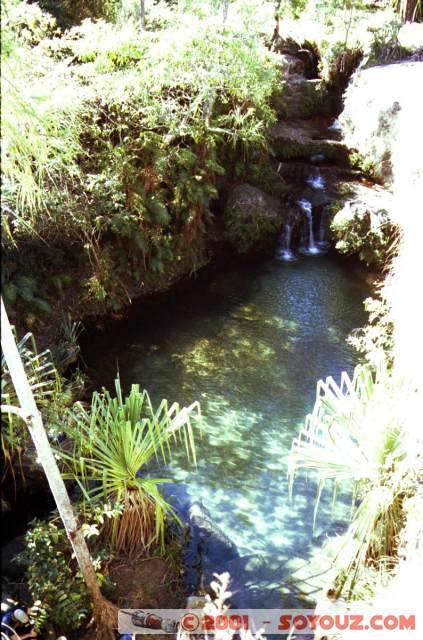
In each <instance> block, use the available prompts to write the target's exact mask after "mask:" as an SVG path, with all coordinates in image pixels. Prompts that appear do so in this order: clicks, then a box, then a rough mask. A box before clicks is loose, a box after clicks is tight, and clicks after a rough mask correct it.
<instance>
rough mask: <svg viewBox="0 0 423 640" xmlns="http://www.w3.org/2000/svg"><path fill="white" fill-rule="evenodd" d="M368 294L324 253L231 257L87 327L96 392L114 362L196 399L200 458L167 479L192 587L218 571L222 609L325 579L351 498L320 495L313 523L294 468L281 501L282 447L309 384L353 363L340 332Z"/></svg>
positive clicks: (262, 601) (286, 595)
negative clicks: (99, 328)
mask: <svg viewBox="0 0 423 640" xmlns="http://www.w3.org/2000/svg"><path fill="white" fill-rule="evenodd" d="M368 295H369V288H368V286H367V285H366V284H365V282H364V280H363V279H362V278H361V277H359V276H358V275H356V274H355V273H354V272H353V271H352V270H351V266H350V265H349V264H348V263H344V262H342V261H337V260H334V259H332V258H330V257H328V256H322V257H319V258H303V259H301V260H300V261H298V262H296V263H293V264H284V263H280V262H277V261H272V262H268V263H266V264H264V265H263V264H262V265H259V266H257V265H255V266H245V265H242V266H237V267H235V268H233V269H232V270H230V271H229V272H225V273H221V274H219V275H217V276H214V278H212V279H208V280H206V281H205V280H204V279H200V280H199V281H197V282H196V283H194V284H193V285H192V286H190V287H189V291H182V292H179V293H177V294H175V293H174V294H173V295H171V296H170V298H169V300H167V301H166V302H165V303H160V304H158V305H153V306H152V307H150V306H148V307H147V306H144V307H143V308H142V309H141V314H142V315H138V316H137V317H136V318H132V319H131V320H128V321H125V322H121V323H119V325H117V326H115V327H113V328H112V329H108V330H107V332H106V333H103V334H100V333H99V334H97V335H95V336H92V335H91V336H90V340H89V344H87V345H86V347H85V349H84V358H85V360H86V362H87V365H88V370H89V374H90V376H91V378H92V379H93V380H94V382H95V384H96V386H97V388H99V387H101V386H102V385H104V386H107V387H109V388H112V387H113V379H114V376H115V374H116V371H117V369H119V372H120V377H121V381H122V383H123V386H124V387H125V389H128V388H129V386H130V384H131V383H139V384H140V385H141V387H144V388H146V389H147V390H148V391H149V392H150V394H151V396H152V398H153V400H155V401H158V400H160V399H161V398H167V399H168V400H169V401H174V400H177V401H178V402H180V403H184V404H187V403H191V402H192V401H194V400H199V401H200V403H201V408H202V413H203V415H204V428H203V434H202V438H199V437H198V438H197V440H196V448H197V457H198V467H197V469H193V468H191V467H190V466H189V465H188V464H187V463H186V461H185V460H184V456H182V455H179V454H177V455H176V456H175V457H174V460H173V462H172V464H171V469H170V470H169V473H170V474H171V475H172V477H173V478H175V479H176V480H178V481H179V484H178V485H172V486H171V487H170V486H169V487H167V488H166V492H167V496H168V497H171V499H173V500H174V503H175V504H176V505H177V506H178V509H179V511H180V513H181V514H182V516H184V517H186V518H188V517H190V518H191V522H192V529H193V534H194V535H193V539H192V541H191V543H190V544H189V545H188V546H187V549H186V553H185V561H186V564H187V575H186V579H187V582H188V583H189V588H190V589H191V590H193V591H194V590H195V589H196V588H197V587H198V585H199V580H200V576H201V574H203V579H204V581H205V583H206V584H207V583H208V582H209V580H210V578H211V576H212V574H213V572H214V571H216V572H222V571H229V572H230V574H231V576H232V578H233V584H232V589H233V591H234V596H233V599H232V606H238V607H256V608H261V607H281V606H284V607H287V606H295V605H297V606H298V604H299V603H300V602H301V601H302V600H303V599H305V600H307V599H310V598H311V599H312V598H313V596H314V594H315V592H316V590H317V589H318V588H319V587H320V586H321V584H322V583H323V582H326V584H327V580H328V576H329V575H330V554H331V551H330V545H329V550H328V551H327V552H323V551H322V545H323V547H325V545H324V543H325V541H326V540H327V539H328V536H329V535H333V534H336V533H338V532H342V531H343V529H344V527H345V523H346V521H347V517H348V512H349V506H350V503H349V497H348V496H344V499H341V501H340V503H339V504H338V505H337V507H336V508H333V509H332V501H331V495H330V492H329V491H328V492H327V494H324V496H323V498H322V502H321V507H320V509H319V512H318V516H317V522H316V526H315V529H314V531H313V510H314V504H315V496H316V489H317V487H316V483H315V482H314V481H313V479H312V478H309V479H308V480H307V479H306V478H304V477H303V476H299V477H298V479H297V481H296V483H295V485H294V495H293V498H292V499H290V498H289V495H288V485H287V478H286V471H287V466H286V464H287V455H288V453H289V450H290V446H291V442H292V438H293V437H294V436H295V435H296V433H297V430H298V425H299V424H300V423H301V422H302V420H303V419H304V417H305V415H306V414H307V413H308V412H309V411H310V410H311V409H312V407H313V402H314V397H315V389H316V382H317V380H318V379H319V378H322V377H326V376H329V375H332V376H334V377H335V378H337V377H339V375H340V374H341V372H342V371H343V370H346V371H348V372H351V371H352V369H353V367H354V365H355V364H356V362H357V360H358V356H357V354H356V353H355V352H354V351H353V349H352V348H351V347H349V346H348V345H347V344H346V342H345V338H346V336H347V335H348V334H349V333H350V331H351V330H352V329H354V328H355V327H360V326H362V325H363V324H365V322H366V314H365V312H364V309H363V304H362V302H363V300H364V299H365V298H366V297H367V296H368ZM87 342H88V340H87ZM326 546H327V545H326ZM328 571H329V573H327V572H328Z"/></svg>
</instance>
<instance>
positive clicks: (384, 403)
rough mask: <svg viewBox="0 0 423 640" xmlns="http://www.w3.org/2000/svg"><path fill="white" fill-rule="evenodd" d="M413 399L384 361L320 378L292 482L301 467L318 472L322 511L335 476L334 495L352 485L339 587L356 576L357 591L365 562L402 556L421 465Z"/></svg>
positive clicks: (295, 453)
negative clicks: (406, 507) (406, 504)
mask: <svg viewBox="0 0 423 640" xmlns="http://www.w3.org/2000/svg"><path fill="white" fill-rule="evenodd" d="M413 405H414V394H413V392H412V390H411V389H407V388H406V387H405V386H404V385H400V384H398V381H397V382H396V384H393V382H392V380H391V379H390V377H389V375H388V373H387V372H386V371H385V370H384V369H383V368H380V369H379V370H378V371H377V372H375V371H374V370H372V368H371V367H370V365H359V366H357V367H356V369H355V371H354V375H353V378H352V379H350V377H349V376H348V375H347V374H346V373H343V374H342V376H341V383H340V384H339V385H338V384H337V383H336V382H335V380H334V379H333V378H331V377H330V378H327V379H326V380H325V381H323V380H320V381H319V383H318V385H317V396H316V403H315V406H314V410H313V412H312V413H311V414H309V415H308V416H307V418H306V421H305V424H304V426H303V427H302V428H301V430H300V434H299V436H298V437H297V438H295V440H294V441H293V445H292V450H291V455H290V463H289V480H290V486H291V488H292V483H293V481H294V476H295V473H296V472H297V471H298V470H300V469H307V470H314V471H315V472H317V474H318V479H319V486H318V492H317V500H316V506H315V515H314V517H315V518H316V513H317V510H318V506H319V501H320V496H321V493H322V490H323V487H324V485H325V483H326V482H327V481H328V480H329V481H332V482H333V490H334V499H336V494H337V489H338V487H339V485H340V484H343V483H345V482H349V483H351V484H352V487H353V508H352V520H351V524H350V526H349V529H348V532H347V534H346V537H345V540H344V543H343V545H342V546H341V549H340V552H339V555H338V558H337V564H338V567H339V569H340V576H342V579H341V580H340V586H341V588H342V587H343V586H344V585H345V584H346V583H347V582H349V588H350V593H351V592H352V590H353V589H354V585H355V584H356V581H357V580H358V578H359V577H360V572H361V571H362V570H363V569H364V567H365V566H366V565H369V564H370V565H371V564H372V563H373V564H374V563H377V562H379V561H380V560H381V559H386V558H393V557H394V556H395V553H396V549H397V542H398V540H397V537H398V533H399V530H400V528H401V526H402V524H403V518H404V516H403V510H402V503H403V500H404V498H405V497H406V496H407V495H410V494H411V493H412V492H413V490H414V488H415V486H416V483H417V476H418V473H419V470H420V469H421V453H422V448H421V443H422V437H421V435H419V434H418V433H417V429H416V428H415V426H416V425H415V415H418V414H416V413H414V420H412V419H411V416H412V411H411V407H412V406H413ZM414 410H415V407H414Z"/></svg>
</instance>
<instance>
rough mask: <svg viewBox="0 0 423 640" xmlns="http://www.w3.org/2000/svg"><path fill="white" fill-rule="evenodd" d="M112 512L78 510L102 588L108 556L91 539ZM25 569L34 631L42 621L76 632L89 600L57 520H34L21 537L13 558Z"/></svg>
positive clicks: (84, 619)
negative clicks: (21, 543) (21, 545)
mask: <svg viewBox="0 0 423 640" xmlns="http://www.w3.org/2000/svg"><path fill="white" fill-rule="evenodd" d="M116 513H117V512H116V511H113V510H111V509H108V508H104V509H97V510H93V511H91V512H87V511H86V510H84V511H80V519H82V521H83V524H82V532H83V534H84V536H85V538H86V539H87V541H88V543H89V544H90V546H91V551H92V560H93V564H94V569H95V571H96V574H97V578H98V580H99V581H100V584H102V585H103V586H106V577H105V567H106V563H107V560H108V559H109V555H108V552H107V550H106V549H104V548H103V549H101V548H98V546H99V545H95V540H96V539H98V536H99V535H100V533H101V529H102V527H103V525H104V523H105V521H107V520H108V519H110V518H113V517H115V516H116ZM16 562H18V563H19V564H21V565H23V566H24V567H25V571H26V576H27V579H28V587H29V591H30V593H31V596H32V598H33V600H34V602H36V607H34V608H33V617H34V623H35V627H36V629H39V628H41V627H42V626H43V624H44V623H45V622H46V620H48V621H50V622H52V623H53V624H54V625H55V626H56V628H57V630H58V631H66V630H69V631H70V630H72V631H75V630H78V629H79V628H80V627H81V625H82V624H83V623H84V622H85V621H87V619H88V618H89V616H90V614H91V609H92V607H91V601H90V598H89V596H88V594H87V591H86V588H85V585H84V581H83V578H82V575H81V573H80V571H79V570H78V568H77V564H76V560H75V558H74V557H73V555H72V549H71V546H70V544H69V540H68V538H67V536H66V532H65V530H64V528H63V526H62V524H61V520H60V518H59V517H53V518H52V519H50V520H47V521H44V520H34V521H33V522H32V523H31V528H30V529H29V530H28V532H27V534H26V536H25V550H24V551H23V552H21V553H20V554H19V555H18V556H17V557H16Z"/></svg>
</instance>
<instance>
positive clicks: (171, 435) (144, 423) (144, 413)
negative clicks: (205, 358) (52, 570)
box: [60, 379, 200, 555]
mask: <svg viewBox="0 0 423 640" xmlns="http://www.w3.org/2000/svg"><path fill="white" fill-rule="evenodd" d="M115 387H116V397H112V396H111V395H110V393H109V392H108V391H103V392H102V393H98V392H95V393H94V394H93V398H92V403H91V407H90V409H89V410H87V409H85V408H84V406H83V405H82V404H81V403H77V404H76V405H75V407H74V409H73V411H72V412H71V416H70V426H69V428H68V430H67V435H68V436H69V438H70V440H71V442H72V443H73V451H72V452H69V451H63V450H62V451H60V455H61V457H62V459H63V460H64V461H65V463H66V464H67V465H68V467H69V472H68V473H67V476H65V477H68V478H74V479H76V481H77V482H78V484H79V486H80V487H81V490H82V492H83V495H84V498H85V499H86V500H87V501H97V500H101V501H103V502H104V501H106V502H111V503H112V504H116V505H118V507H120V511H121V513H120V516H119V517H117V518H116V519H115V520H114V521H113V524H112V525H111V532H110V533H111V542H112V544H113V545H114V546H115V548H116V549H117V551H122V552H124V553H127V554H129V555H136V554H140V553H142V552H146V551H147V550H148V549H149V547H150V546H151V545H152V544H153V543H155V542H158V543H159V544H160V545H161V547H163V544H164V532H165V521H166V516H168V515H175V514H174V512H173V509H172V507H171V506H170V505H169V504H168V503H167V502H166V500H165V499H164V498H163V496H162V494H161V491H160V488H159V485H160V484H162V483H165V482H170V480H169V479H166V478H159V477H156V476H155V475H152V474H149V475H145V471H151V467H152V464H153V463H154V462H157V463H164V464H165V463H166V462H167V461H168V460H169V459H170V457H171V454H172V447H173V445H174V444H175V443H177V442H178V441H180V442H182V443H183V444H184V447H185V450H186V454H187V456H188V458H189V459H190V460H191V461H192V462H193V463H194V464H195V463H196V458H195V445H194V437H193V428H192V421H198V419H199V418H200V407H199V404H198V403H197V402H194V403H193V404H191V405H190V406H189V407H182V408H181V407H180V406H179V405H178V404H177V403H173V404H171V405H170V406H169V404H168V402H167V400H162V401H161V403H160V404H159V407H158V409H157V410H154V408H153V406H152V403H151V400H150V397H149V395H148V393H147V391H140V389H139V386H138V385H133V386H132V388H131V392H130V394H129V395H128V396H127V397H126V398H125V399H124V398H123V396H122V389H121V385H120V381H119V379H117V380H116V381H115ZM141 472H144V473H143V475H140V474H141Z"/></svg>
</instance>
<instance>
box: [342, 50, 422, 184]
mask: <svg viewBox="0 0 423 640" xmlns="http://www.w3.org/2000/svg"><path fill="white" fill-rule="evenodd" d="M422 86H423V64H421V62H401V63H398V64H390V65H385V66H377V67H372V68H370V69H365V70H363V71H359V72H358V73H356V74H355V75H354V77H353V80H352V81H351V83H350V85H349V87H348V89H347V91H346V94H345V109H344V111H343V113H342V114H341V116H340V118H339V120H340V122H341V124H342V128H343V131H344V134H345V142H346V143H347V144H348V145H349V146H350V147H351V148H352V149H355V150H356V151H357V152H358V154H359V156H358V159H359V162H360V165H361V167H362V168H363V169H364V170H366V172H367V173H369V174H371V175H372V176H373V177H375V178H377V179H378V180H381V181H382V182H384V183H385V185H387V186H392V184H393V168H392V167H393V159H392V158H393V153H394V148H395V143H396V140H397V136H398V127H399V125H400V122H402V123H403V124H402V126H404V127H407V126H409V127H411V126H413V127H414V130H415V136H416V140H415V143H416V144H415V147H414V148H410V149H409V152H408V155H409V156H410V162H411V163H414V165H415V166H416V165H417V160H418V155H417V154H421V141H420V140H419V135H420V134H419V130H418V127H417V125H416V124H414V125H413V124H411V123H412V120H411V117H410V116H408V115H407V114H408V113H409V112H410V113H412V112H414V111H416V113H417V109H416V107H417V105H418V104H419V99H420V91H421V87H422ZM402 114H405V117H403V115H402ZM410 134H411V135H412V132H410ZM413 156H414V159H413Z"/></svg>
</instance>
